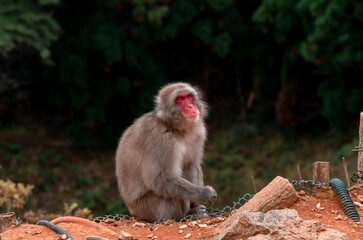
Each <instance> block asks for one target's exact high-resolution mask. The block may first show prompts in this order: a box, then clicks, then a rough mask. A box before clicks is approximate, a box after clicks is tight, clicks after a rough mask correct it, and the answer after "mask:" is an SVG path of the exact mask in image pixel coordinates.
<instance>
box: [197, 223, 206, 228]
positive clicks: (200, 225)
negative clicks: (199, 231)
mask: <svg viewBox="0 0 363 240" xmlns="http://www.w3.org/2000/svg"><path fill="white" fill-rule="evenodd" d="M198 227H200V228H206V227H208V226H207V224H198Z"/></svg>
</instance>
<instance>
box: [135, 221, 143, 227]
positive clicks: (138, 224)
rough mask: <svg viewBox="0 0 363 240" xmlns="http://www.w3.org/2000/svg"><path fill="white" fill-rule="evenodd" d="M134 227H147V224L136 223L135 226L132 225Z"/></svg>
mask: <svg viewBox="0 0 363 240" xmlns="http://www.w3.org/2000/svg"><path fill="white" fill-rule="evenodd" d="M132 226H133V227H145V226H146V224H145V223H140V222H135V223H134V224H132Z"/></svg>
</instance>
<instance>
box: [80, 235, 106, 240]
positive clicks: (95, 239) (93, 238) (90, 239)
mask: <svg viewBox="0 0 363 240" xmlns="http://www.w3.org/2000/svg"><path fill="white" fill-rule="evenodd" d="M84 240H108V239H107V238H103V237H99V236H87V237H86V238H85V239H84Z"/></svg>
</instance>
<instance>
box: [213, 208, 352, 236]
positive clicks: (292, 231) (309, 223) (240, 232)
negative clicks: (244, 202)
mask: <svg viewBox="0 0 363 240" xmlns="http://www.w3.org/2000/svg"><path fill="white" fill-rule="evenodd" d="M231 217H232V216H231ZM229 222H230V224H229V225H228V226H225V227H222V225H221V226H220V227H219V229H218V232H219V233H220V234H219V235H218V236H215V237H214V238H213V239H212V240H222V239H223V240H235V239H241V238H246V239H248V240H280V239H284V240H303V239H319V240H333V239H334V240H348V236H347V235H346V234H344V233H340V232H338V231H336V230H333V229H329V228H326V227H325V225H323V224H322V223H321V222H319V221H317V220H303V219H301V218H300V217H299V216H298V214H297V212H296V211H295V210H292V209H283V210H271V211H269V212H267V213H262V212H248V211H245V210H243V211H242V212H240V214H239V215H238V216H235V217H234V219H230V221H229Z"/></svg>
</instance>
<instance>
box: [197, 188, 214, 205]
mask: <svg viewBox="0 0 363 240" xmlns="http://www.w3.org/2000/svg"><path fill="white" fill-rule="evenodd" d="M216 200H217V192H216V190H214V188H212V187H211V186H204V187H203V190H202V191H201V192H200V196H199V203H202V204H211V203H214V202H215V201H216Z"/></svg>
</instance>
